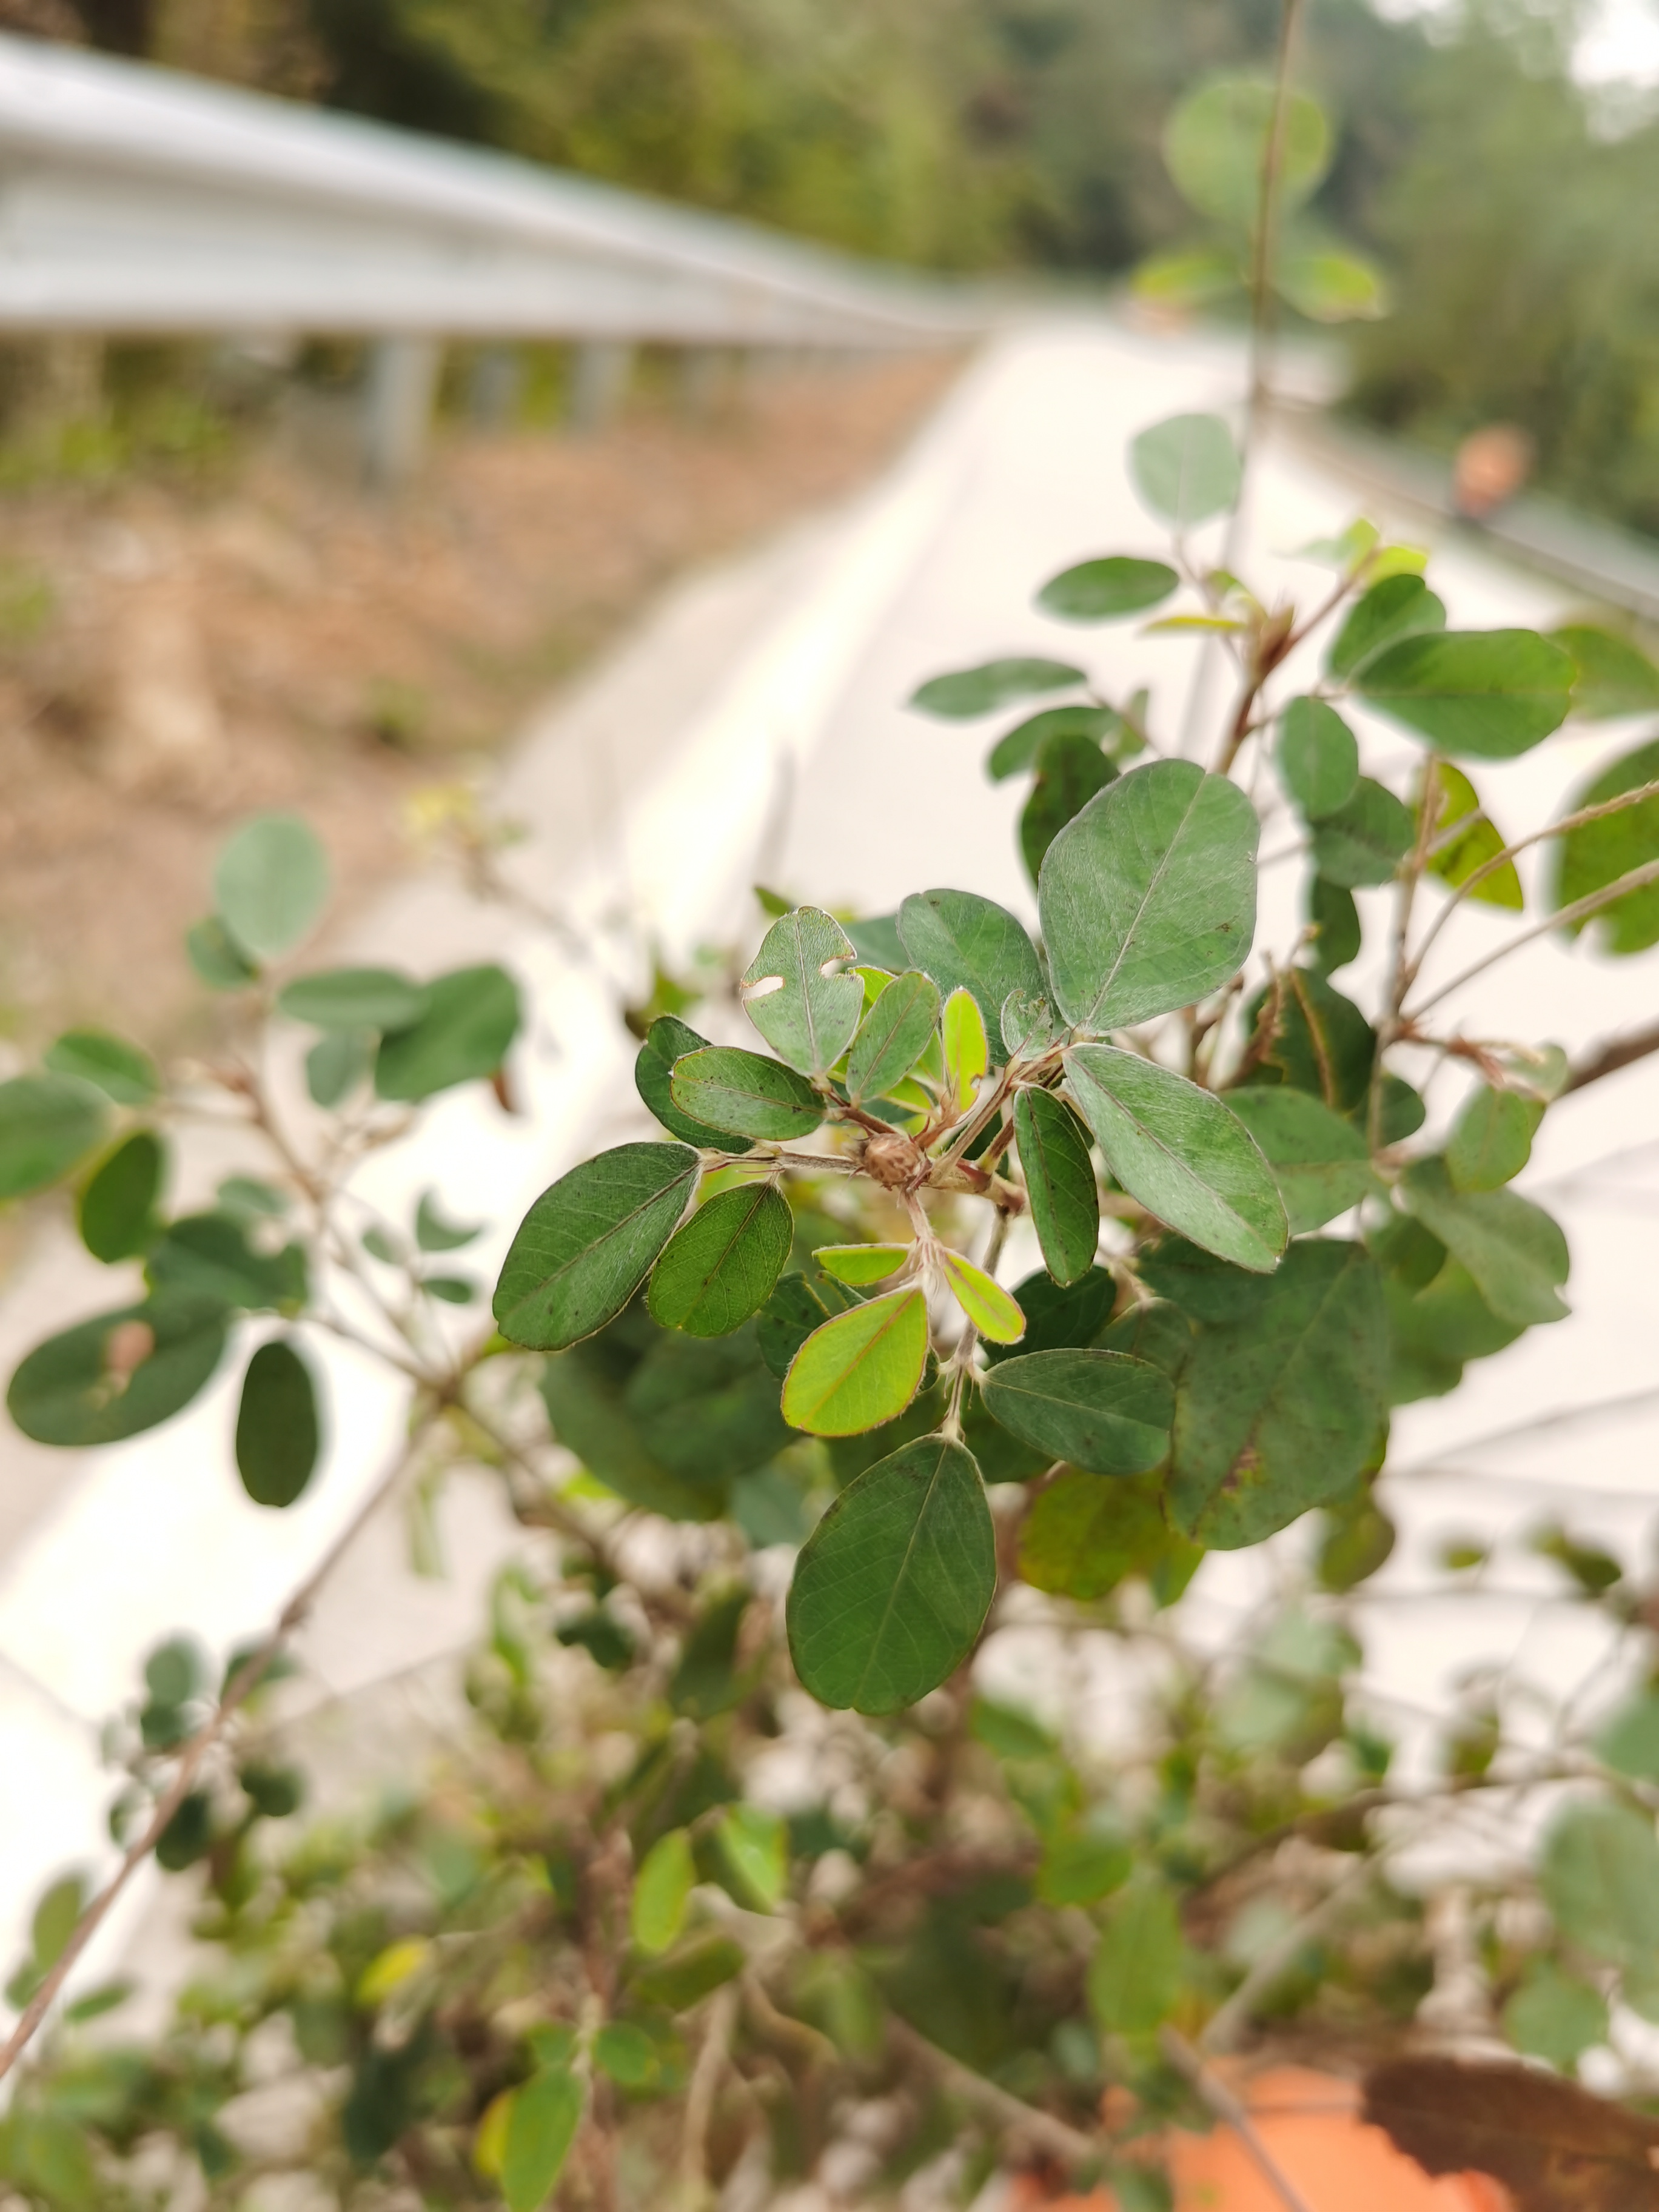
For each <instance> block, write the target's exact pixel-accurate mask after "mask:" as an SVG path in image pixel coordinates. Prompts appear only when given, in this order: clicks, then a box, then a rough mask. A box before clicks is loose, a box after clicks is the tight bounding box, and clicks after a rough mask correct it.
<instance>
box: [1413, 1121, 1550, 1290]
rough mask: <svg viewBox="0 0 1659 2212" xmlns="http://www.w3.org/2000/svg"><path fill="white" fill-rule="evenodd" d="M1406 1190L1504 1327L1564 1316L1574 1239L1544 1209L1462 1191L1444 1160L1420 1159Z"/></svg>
mask: <svg viewBox="0 0 1659 2212" xmlns="http://www.w3.org/2000/svg"><path fill="white" fill-rule="evenodd" d="M1400 1191H1401V1197H1402V1198H1403V1199H1404V1200H1405V1202H1406V1204H1407V1206H1408V1207H1409V1208H1410V1210H1411V1212H1413V1213H1414V1214H1415V1215H1416V1217H1417V1218H1418V1219H1419V1221H1420V1222H1421V1223H1422V1224H1423V1226H1424V1227H1425V1229H1427V1230H1430V1231H1432V1233H1433V1234H1434V1235H1435V1236H1436V1237H1438V1238H1439V1239H1440V1242H1441V1243H1443V1245H1444V1246H1445V1247H1446V1249H1447V1250H1448V1251H1449V1253H1451V1255H1452V1256H1453V1257H1454V1258H1455V1259H1457V1260H1461V1261H1462V1263H1463V1265H1464V1266H1465V1267H1467V1268H1468V1271H1469V1273H1470V1274H1471V1275H1472V1276H1473V1277H1474V1282H1475V1285H1476V1286H1477V1288H1478V1289H1479V1291H1480V1295H1481V1297H1483V1298H1484V1299H1485V1300H1486V1304H1488V1305H1489V1306H1490V1307H1491V1308H1492V1311H1493V1313H1495V1314H1496V1315H1497V1316H1498V1319H1499V1320H1500V1321H1505V1322H1514V1323H1515V1324H1516V1327H1517V1328H1530V1327H1532V1326H1533V1325H1534V1323H1536V1322H1549V1321H1560V1320H1562V1319H1564V1318H1565V1315H1566V1312H1567V1308H1566V1307H1565V1304H1563V1303H1562V1301H1561V1300H1560V1298H1559V1297H1557V1295H1556V1289H1557V1285H1559V1284H1561V1283H1565V1281H1566V1279H1567V1273H1568V1270H1569V1268H1570V1267H1571V1260H1570V1258H1569V1255H1568V1252H1567V1240H1566V1238H1565V1237H1564V1236H1563V1235H1562V1234H1561V1231H1559V1228H1557V1226H1556V1225H1555V1223H1554V1222H1553V1221H1552V1220H1551V1218H1550V1217H1549V1215H1548V1214H1547V1213H1546V1212H1544V1210H1543V1208H1542V1206H1534V1205H1533V1204H1532V1202H1531V1201H1530V1200H1528V1199H1524V1198H1522V1197H1521V1196H1519V1195H1518V1194H1517V1193H1516V1192H1515V1191H1512V1190H1480V1191H1461V1190H1459V1189H1458V1188H1456V1186H1455V1184H1454V1183H1453V1182H1452V1179H1451V1176H1450V1175H1449V1172H1448V1170H1447V1164H1446V1162H1445V1161H1444V1160H1443V1159H1440V1158H1430V1159H1425V1160H1416V1161H1413V1164H1412V1165H1411V1166H1410V1167H1408V1168H1407V1170H1406V1172H1405V1174H1404V1176H1402V1177H1401V1184H1400Z"/></svg>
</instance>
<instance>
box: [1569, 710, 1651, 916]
mask: <svg viewBox="0 0 1659 2212" xmlns="http://www.w3.org/2000/svg"><path fill="white" fill-rule="evenodd" d="M1645 783H1659V738H1655V739H1652V740H1650V742H1649V743H1648V744H1644V745H1638V746H1637V748H1636V750H1635V751H1634V752H1628V753H1626V754H1624V755H1623V756H1622V757H1620V759H1618V760H1616V761H1614V762H1613V763H1612V764H1611V765H1610V766H1609V767H1607V768H1605V769H1602V770H1601V774H1600V775H1597V776H1595V777H1593V778H1592V779H1591V781H1589V783H1587V784H1586V785H1585V786H1584V787H1583V790H1582V791H1577V792H1575V793H1574V794H1573V796H1572V798H1571V800H1570V801H1569V802H1568V807H1567V811H1568V812H1569V813H1572V814H1577V812H1579V811H1580V810H1581V809H1583V807H1586V806H1600V805H1604V804H1605V802H1606V801H1607V800H1608V799H1618V798H1620V796H1621V795H1622V794H1623V793H1625V792H1627V791H1639V790H1640V789H1641V788H1642V786H1643V785H1644V784H1645ZM1554 842H1555V844H1556V846H1557V848H1558V850H1559V860H1557V862H1556V864H1555V867H1554V870H1553V881H1552V883H1551V885H1550V889H1549V891H1548V894H1547V896H1548V899H1549V903H1550V907H1551V908H1552V910H1553V911H1554V912H1558V913H1559V910H1560V908H1563V907H1564V906H1571V904H1572V903H1573V902H1574V901H1575V900H1576V899H1581V898H1589V896H1592V894H1593V893H1595V892H1596V891H1601V890H1606V889H1607V885H1608V884H1613V883H1617V882H1618V880H1619V878H1620V876H1622V875H1627V874H1628V873H1629V872H1630V871H1631V869H1632V868H1639V867H1642V866H1645V865H1646V864H1647V863H1648V862H1649V861H1650V860H1659V793H1656V795H1655V796H1654V797H1653V798H1651V799H1643V800H1642V802H1641V804H1640V805H1637V806H1626V807H1623V808H1621V809H1620V811H1619V812H1618V813H1617V814H1604V815H1603V816H1602V817H1601V820H1600V821H1599V822H1585V823H1581V824H1580V826H1579V827H1578V828H1577V829H1569V830H1568V832H1567V834H1566V836H1565V837H1560V838H1558V839H1556V840H1555V841H1554ZM1567 926H1568V927H1569V928H1570V929H1571V930H1572V931H1573V932H1574V933H1575V934H1576V933H1577V932H1578V931H1579V930H1581V929H1584V928H1593V929H1594V930H1595V935H1596V939H1597V941H1598V943H1599V945H1600V947H1601V951H1604V952H1610V953H1613V955H1614V956H1615V957H1620V956H1623V955H1625V954H1627V953H1632V952H1645V951H1646V950H1647V948H1648V946H1649V945H1659V884H1644V885H1643V886H1642V888H1641V889H1640V890H1633V891H1626V894H1625V896H1623V897H1622V898H1620V899H1615V900H1614V901H1613V903H1612V905H1610V906H1607V907H1604V908H1602V910H1601V913H1600V914H1599V915H1595V916H1594V917H1593V918H1592V920H1591V921H1589V922H1583V921H1579V922H1570V923H1569V924H1568V925H1567Z"/></svg>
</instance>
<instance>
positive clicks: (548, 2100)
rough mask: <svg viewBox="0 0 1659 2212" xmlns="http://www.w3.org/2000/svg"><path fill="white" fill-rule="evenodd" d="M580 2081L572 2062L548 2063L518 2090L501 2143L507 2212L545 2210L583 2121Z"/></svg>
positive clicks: (502, 2192) (503, 2186)
mask: <svg viewBox="0 0 1659 2212" xmlns="http://www.w3.org/2000/svg"><path fill="white" fill-rule="evenodd" d="M583 2104H584V2098H583V2093H582V2086H581V2083H580V2081H578V2080H577V2079H576V2077H575V2075H574V2074H573V2073H572V2072H571V2071H570V2069H569V2068H568V2066H544V2067H542V2068H541V2069H540V2070H539V2071H538V2072H537V2073H534V2074H532V2075H531V2077H530V2079H529V2080H528V2081H525V2082H521V2083H520V2086H519V2087H517V2088H516V2089H515V2090H514V2091H513V2103H512V2106H511V2108H510V2110H509V2112H508V2113H507V2138H506V2141H505V2142H504V2143H503V2144H502V2147H501V2195H502V2196H503V2197H505V2199H506V2200H507V2212H541V2208H542V2207H543V2206H544V2204H545V2203H547V2201H548V2199H549V2198H550V2197H551V2196H552V2194H553V2191H554V2187H555V2185H556V2183H557V2181H558V2179H559V2176H560V2174H561V2173H562V2172H563V2171H564V2162H565V2160H566V2159H567V2158H568V2156H569V2155H570V2146H571V2144H572V2143H573V2142H574V2141H575V2140H576V2130H577V2129H578V2128H579V2127H580V2125H581V2118H582V2109H583Z"/></svg>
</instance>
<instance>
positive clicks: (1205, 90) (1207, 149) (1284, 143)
mask: <svg viewBox="0 0 1659 2212" xmlns="http://www.w3.org/2000/svg"><path fill="white" fill-rule="evenodd" d="M1276 102H1277V95H1276V93H1275V89H1274V87H1273V82H1272V81H1271V79H1269V78H1267V77H1258V76H1218V77H1212V78H1211V79H1210V81H1209V82H1207V83H1206V84H1201V85H1200V87H1199V88H1198V89H1197V90H1196V91H1194V92H1190V93H1188V94H1187V96H1186V97H1185V99H1183V100H1182V101H1181V102H1180V103H1179V105H1178V106H1176V109H1175V111H1174V112H1173V113H1172V114H1171V115H1170V118H1169V121H1168V122H1167V123H1166V124H1165V125H1164V163H1165V165H1166V167H1168V169H1169V172H1170V176H1171V177H1172V178H1173V179H1175V184H1176V191H1179V192H1180V194H1181V196H1182V198H1183V199H1184V200H1185V201H1186V202H1187V204H1188V206H1189V207H1192V208H1194V209H1196V210H1197V211H1198V213H1199V214H1200V215H1206V216H1211V217H1212V218H1213V219H1214V220H1215V221H1217V222H1225V223H1231V224H1232V225H1234V226H1235V227H1236V228H1243V229H1244V230H1247V231H1248V230H1253V229H1254V228H1255V223H1256V222H1257V219H1258V213H1259V206H1260V202H1261V170H1262V164H1263V163H1264V162H1265V161H1266V160H1267V148H1268V142H1269V139H1270V137H1272V134H1273V118H1274V112H1275V107H1276ZM1281 130H1282V133H1283V136H1282V139H1281V151H1280V155H1279V179H1278V185H1277V191H1278V206H1279V212H1280V213H1281V214H1289V213H1290V212H1291V210H1293V209H1295V208H1298V207H1300V206H1301V205H1302V204H1303V202H1304V200H1306V199H1308V198H1309V197H1310V196H1311V195H1312V193H1313V192H1314V191H1316V189H1317V187H1318V185H1319V184H1320V181H1321V179H1322V178H1323V176H1324V174H1325V172H1326V171H1327V169H1328V168H1329V167H1330V164H1331V153H1332V140H1331V127H1330V125H1329V124H1328V122H1327V121H1326V119H1325V112H1324V110H1323V109H1322V107H1321V106H1320V105H1319V102H1318V101H1317V100H1315V99H1313V98H1311V97H1310V94H1307V93H1305V92H1292V93H1291V94H1290V96H1289V98H1288V100H1286V103H1285V112H1284V117H1283V121H1282V125H1281Z"/></svg>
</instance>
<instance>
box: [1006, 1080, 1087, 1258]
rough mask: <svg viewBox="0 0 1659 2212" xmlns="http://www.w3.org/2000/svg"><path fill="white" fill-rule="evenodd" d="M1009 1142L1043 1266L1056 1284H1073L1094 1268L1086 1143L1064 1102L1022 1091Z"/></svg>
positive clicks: (1050, 1094) (1046, 1094)
mask: <svg viewBox="0 0 1659 2212" xmlns="http://www.w3.org/2000/svg"><path fill="white" fill-rule="evenodd" d="M1014 1142H1015V1145H1016V1146H1017V1147H1018V1152H1019V1164H1020V1170H1021V1172H1022V1173H1023V1174H1024V1177H1025V1191H1026V1195H1027V1197H1028V1198H1029V1200H1030V1206H1031V1225H1032V1227H1033V1228H1034V1229H1035V1230H1036V1235H1037V1243H1038V1244H1039V1245H1040V1246H1041V1247H1042V1260H1043V1265H1044V1266H1045V1267H1047V1268H1048V1273H1050V1274H1051V1275H1052V1276H1053V1277H1054V1280H1055V1281H1056V1282H1057V1283H1061V1284H1069V1283H1075V1282H1078V1281H1079V1280H1080V1279H1082V1277H1083V1276H1085V1274H1087V1273H1088V1271H1089V1269H1090V1268H1091V1267H1092V1266H1093V1265H1094V1258H1095V1247H1096V1246H1097V1244H1098V1243H1099V1242H1100V1193H1099V1190H1098V1189H1097V1187H1096V1183H1095V1171H1094V1167H1093V1164H1092V1163H1091V1160H1090V1158H1089V1139H1088V1138H1087V1137H1086V1136H1085V1133H1084V1132H1083V1130H1082V1128H1081V1127H1080V1126H1079V1122H1078V1118H1077V1115H1075V1114H1074V1113H1073V1110H1072V1109H1071V1108H1070V1107H1069V1106H1068V1105H1067V1104H1066V1102H1065V1100H1064V1099H1063V1098H1057V1097H1054V1093H1053V1092H1052V1091H1038V1090H1024V1091H1020V1093H1019V1094H1018V1097H1017V1098H1016V1099H1015V1101H1014Z"/></svg>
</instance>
